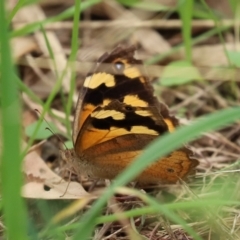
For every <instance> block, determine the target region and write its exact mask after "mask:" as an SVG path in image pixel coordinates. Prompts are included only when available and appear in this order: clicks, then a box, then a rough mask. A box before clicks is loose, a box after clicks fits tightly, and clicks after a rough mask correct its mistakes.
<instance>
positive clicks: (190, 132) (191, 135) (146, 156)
mask: <svg viewBox="0 0 240 240" xmlns="http://www.w3.org/2000/svg"><path fill="white" fill-rule="evenodd" d="M238 119H240V108H230V109H227V110H222V111H219V112H216V113H214V114H210V115H208V116H207V117H202V118H200V119H199V120H197V121H195V122H194V123H192V125H189V126H184V127H181V128H179V129H177V130H176V132H174V133H172V134H167V135H166V136H163V137H161V139H157V140H156V141H154V142H153V143H152V144H150V146H149V147H148V148H147V149H146V151H144V153H143V154H142V155H141V156H140V157H138V158H137V159H136V161H134V162H133V163H132V164H131V165H130V166H129V168H127V169H126V170H125V171H124V172H123V173H121V174H120V175H119V176H118V177H117V178H116V180H115V181H114V182H113V183H112V185H111V186H110V187H109V188H107V189H106V191H105V192H104V193H103V195H102V196H101V198H99V199H98V200H97V201H96V202H95V203H94V204H93V206H92V208H91V209H90V210H89V211H88V212H87V213H85V214H84V215H83V216H82V217H81V219H80V224H79V228H78V231H77V233H76V235H75V237H74V238H73V240H77V239H79V238H80V236H81V239H82V240H85V239H88V238H89V237H90V235H91V233H92V231H93V229H94V226H95V224H96V218H97V217H98V216H99V214H100V213H101V209H102V207H103V206H104V205H105V204H106V202H107V200H108V199H109V198H110V197H111V196H112V195H113V193H114V190H115V188H116V187H118V186H121V185H124V184H126V183H127V182H129V181H131V180H132V179H133V178H134V177H135V176H136V175H137V174H138V173H139V172H140V171H142V170H143V169H144V168H146V167H147V165H148V164H150V163H153V162H154V160H156V159H159V158H160V157H162V156H164V155H167V154H168V153H170V152H171V151H173V150H174V149H176V148H178V147H180V146H181V144H182V142H189V141H191V140H193V139H195V138H196V137H197V136H199V135H200V134H201V133H202V132H207V131H211V130H216V129H218V128H220V127H222V126H224V125H227V124H230V123H232V122H234V121H236V120H238ZM159 149H160V150H161V151H159ZM165 215H166V216H167V217H171V216H169V212H168V213H166V212H165ZM176 223H179V222H178V221H176ZM186 230H187V229H186Z"/></svg>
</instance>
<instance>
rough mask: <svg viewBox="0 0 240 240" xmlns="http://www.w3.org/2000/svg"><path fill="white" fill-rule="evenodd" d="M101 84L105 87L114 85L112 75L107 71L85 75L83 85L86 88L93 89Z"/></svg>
mask: <svg viewBox="0 0 240 240" xmlns="http://www.w3.org/2000/svg"><path fill="white" fill-rule="evenodd" d="M101 84H105V86H106V87H114V86H115V84H116V83H115V79H114V76H113V75H111V74H107V73H104V72H103V73H94V74H93V75H91V76H88V77H86V79H85V81H84V84H83V86H84V87H86V88H91V89H95V88H98V87H99V86H100V85H101Z"/></svg>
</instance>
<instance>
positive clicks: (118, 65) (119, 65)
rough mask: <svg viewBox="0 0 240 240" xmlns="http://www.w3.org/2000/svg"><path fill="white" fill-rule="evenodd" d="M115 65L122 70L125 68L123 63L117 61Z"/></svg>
mask: <svg viewBox="0 0 240 240" xmlns="http://www.w3.org/2000/svg"><path fill="white" fill-rule="evenodd" d="M115 67H116V68H117V69H118V70H122V69H123V63H120V62H116V63H115Z"/></svg>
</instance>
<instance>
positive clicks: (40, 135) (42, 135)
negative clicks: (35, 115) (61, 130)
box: [25, 121, 58, 140]
mask: <svg viewBox="0 0 240 240" xmlns="http://www.w3.org/2000/svg"><path fill="white" fill-rule="evenodd" d="M38 124H39V122H38V121H36V122H34V123H33V124H31V125H29V126H27V127H26V130H25V134H26V135H27V136H28V137H31V136H32V135H33V133H34V131H35V129H36V127H37V125H38ZM47 128H49V129H50V130H51V131H52V132H53V133H52V132H51V131H50V130H48V129H47ZM57 132H58V129H57V128H56V126H55V125H54V124H53V123H52V122H49V123H46V122H41V123H40V128H39V129H38V132H37V133H36V135H35V136H34V139H38V140H43V139H46V138H49V137H51V136H52V135H53V134H54V133H57Z"/></svg>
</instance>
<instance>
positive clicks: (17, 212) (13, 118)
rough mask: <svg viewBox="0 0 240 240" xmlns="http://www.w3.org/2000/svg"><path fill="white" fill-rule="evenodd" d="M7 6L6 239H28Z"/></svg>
mask: <svg viewBox="0 0 240 240" xmlns="http://www.w3.org/2000/svg"><path fill="white" fill-rule="evenodd" d="M4 2H5V1H0V26H1V28H0V49H1V54H0V56H1V59H0V64H1V66H0V74H1V79H0V83H1V87H0V96H1V118H2V128H1V129H2V131H1V133H2V134H1V138H2V139H1V140H2V144H3V151H2V160H1V183H2V197H3V211H4V223H5V225H6V228H7V230H6V233H5V235H6V236H5V239H19V240H26V239H27V222H26V208H25V204H24V202H23V199H22V198H21V196H20V192H21V186H22V172H21V157H20V137H21V134H20V129H21V111H20V104H19V102H20V101H19V95H18V88H17V82H16V81H15V77H14V71H13V65H12V62H11V52H10V46H9V38H8V37H9V32H8V29H7V25H8V24H7V21H6V14H5V9H4Z"/></svg>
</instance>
